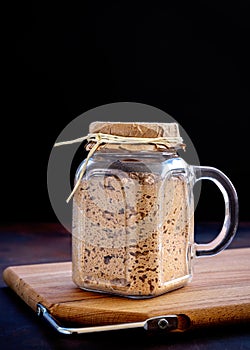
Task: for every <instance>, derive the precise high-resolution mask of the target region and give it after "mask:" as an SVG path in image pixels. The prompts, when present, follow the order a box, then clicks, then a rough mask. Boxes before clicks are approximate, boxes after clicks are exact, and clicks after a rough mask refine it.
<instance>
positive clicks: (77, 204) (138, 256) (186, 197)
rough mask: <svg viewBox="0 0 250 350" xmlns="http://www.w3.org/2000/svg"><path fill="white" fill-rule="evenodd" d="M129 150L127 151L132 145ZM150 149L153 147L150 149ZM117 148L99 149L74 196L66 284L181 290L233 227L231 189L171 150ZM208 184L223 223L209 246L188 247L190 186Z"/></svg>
mask: <svg viewBox="0 0 250 350" xmlns="http://www.w3.org/2000/svg"><path fill="white" fill-rule="evenodd" d="M131 147H132V146H131ZM153 147H155V146H153ZM153 147H152V145H144V147H141V149H140V150H139V151H138V148H139V147H138V146H135V147H132V148H130V147H129V146H125V147H124V146H122V147H120V145H119V144H118V145H117V144H116V145H115V146H114V145H109V146H108V147H104V148H100V149H98V150H97V151H96V152H95V153H94V155H93V156H92V157H91V158H90V160H89V161H88V164H87V166H86V164H85V163H86V161H83V162H82V164H81V165H80V166H79V169H78V171H77V173H76V182H77V181H78V179H79V176H80V174H81V171H82V168H83V166H84V164H85V166H86V171H85V173H84V175H83V177H82V178H81V181H80V184H79V186H78V188H77V190H76V192H75V195H74V199H73V230H72V266H73V281H74V282H75V284H76V285H77V286H79V287H80V288H82V289H84V290H90V291H98V292H107V293H114V294H118V295H123V296H127V297H133V298H147V297H154V296H157V295H160V294H163V293H166V292H169V291H171V290H174V289H177V288H180V287H183V286H184V285H186V284H187V283H188V282H189V281H191V278H192V274H193V271H192V265H193V259H194V257H197V256H203V255H214V254H216V253H218V252H219V251H221V250H223V249H224V248H225V247H226V246H227V245H228V244H229V243H230V242H231V240H232V238H233V236H234V234H235V231H236V228H237V215H238V204H237V195H236V192H235V189H234V187H233V185H232V184H231V182H230V181H229V179H228V178H227V177H226V176H225V175H224V174H223V173H222V172H220V171H219V170H218V169H215V168H210V167H198V166H191V165H188V164H187V163H186V162H185V161H184V160H183V159H182V158H181V157H179V155H178V153H177V150H176V149H175V148H171V147H170V148H164V149H162V148H161V147H160V149H159V148H157V147H156V148H155V149H154V148H153ZM202 178H206V179H210V180H212V181H214V182H215V183H216V184H217V185H218V187H219V188H220V190H221V191H222V194H223V196H224V199H225V207H226V213H225V220H224V224H223V227H222V230H221V232H220V234H219V235H218V237H217V238H216V239H215V240H213V241H212V242H210V243H209V244H205V245H199V244H196V243H195V242H194V199H193V186H194V184H195V183H196V182H197V181H198V180H200V179H202Z"/></svg>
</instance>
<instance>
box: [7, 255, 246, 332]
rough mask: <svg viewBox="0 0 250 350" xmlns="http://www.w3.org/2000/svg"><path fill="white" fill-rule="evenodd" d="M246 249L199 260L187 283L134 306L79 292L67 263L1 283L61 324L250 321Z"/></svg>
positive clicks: (10, 271) (21, 270)
mask: <svg viewBox="0 0 250 350" xmlns="http://www.w3.org/2000/svg"><path fill="white" fill-rule="evenodd" d="M249 271H250V248H241V249H228V250H225V251H224V252H222V253H221V254H218V255H216V256H214V257H206V258H199V259H197V260H196V262H195V266H194V278H193V281H192V282H191V283H190V284H189V285H187V286H186V287H183V288H181V289H178V290H176V291H173V292H170V293H167V294H164V295H162V296H159V297H155V298H152V299H144V300H134V299H128V298H124V297H116V296H110V295H107V294H102V293H94V292H85V291H82V290H81V289H79V288H77V287H76V286H75V284H74V283H73V282H72V280H71V262H62V263H48V264H35V265H23V266H12V267H8V268H6V269H5V270H4V273H3V278H4V281H5V283H6V284H7V285H8V286H10V287H11V288H12V289H13V290H14V291H15V292H16V293H17V294H18V295H19V296H20V297H21V298H22V299H23V300H24V301H25V302H26V303H27V304H28V305H29V306H30V307H31V308H32V309H33V310H36V308H37V303H38V302H40V303H42V304H43V305H44V306H45V307H46V308H48V309H49V310H50V312H51V314H52V315H53V316H54V317H55V318H56V319H58V320H59V321H61V322H62V323H66V324H69V323H77V324H82V325H103V324H115V323H126V322H136V321H143V320H146V319H147V318H150V317H153V316H160V315H169V314H178V315H179V314H185V315H187V316H188V317H189V318H190V320H191V328H194V327H202V326H209V325H218V324H231V323H239V322H242V321H249V320H250V273H249Z"/></svg>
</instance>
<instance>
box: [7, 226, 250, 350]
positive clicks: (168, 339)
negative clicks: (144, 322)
mask: <svg viewBox="0 0 250 350" xmlns="http://www.w3.org/2000/svg"><path fill="white" fill-rule="evenodd" d="M219 228H220V227H219V226H218V225H217V224H216V223H202V224H199V225H196V241H199V242H200V241H203V242H204V241H209V240H211V239H212V238H213V236H214V235H216V234H217V233H218V231H219ZM240 247H250V223H241V224H240V225H239V229H238V232H237V234H236V237H235V239H234V241H233V242H232V243H231V245H230V247H229V248H228V249H233V248H240ZM249 258H250V257H249ZM70 259H71V237H70V234H69V233H67V232H66V231H65V230H64V229H63V228H62V227H61V226H60V225H59V224H37V223H36V224H10V225H2V226H1V227H0V269H1V276H2V272H3V270H4V269H5V268H6V267H8V266H13V265H23V264H33V263H46V262H60V261H69V260H70ZM0 287H1V288H0V349H1V350H7V349H15V350H19V349H119V350H122V349H130V350H133V349H136V350H139V349H155V350H156V349H176V350H178V349H184V348H185V349H186V350H188V349H192V350H193V349H213V350H216V349H238V350H240V349H242V350H243V349H250V324H241V325H238V326H226V327H216V328H208V329H202V330H199V331H197V330H196V331H192V332H189V333H181V334H180V333H175V334H174V333H173V334H165V335H156V334H147V333H146V332H145V331H143V330H123V331H115V332H104V333H93V334H87V335H77V336H67V335H61V334H59V333H56V331H54V330H53V329H52V328H51V327H50V326H49V325H47V324H45V322H44V321H42V320H41V319H39V318H38V317H37V315H36V314H35V313H34V311H32V310H31V309H30V308H29V307H28V306H27V305H26V304H25V303H24V302H23V301H22V300H21V299H20V298H19V297H17V296H16V295H15V294H14V292H12V291H11V290H10V289H9V288H8V287H6V285H5V283H4V281H3V280H2V278H1V279H0Z"/></svg>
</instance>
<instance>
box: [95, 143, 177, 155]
mask: <svg viewBox="0 0 250 350" xmlns="http://www.w3.org/2000/svg"><path fill="white" fill-rule="evenodd" d="M108 146H110V145H108ZM116 146H117V147H115V148H114V147H103V148H99V149H98V150H97V151H96V152H95V154H96V155H100V156H118V157H119V156H121V157H123V156H126V157H129V156H131V157H135V156H138V157H148V156H151V157H162V156H168V157H176V156H178V154H177V150H176V149H174V148H171V149H170V148H158V149H157V148H152V147H145V145H143V146H144V147H143V148H140V147H138V146H140V145H126V146H125V147H124V146H123V145H122V146H121V147H119V145H116ZM127 146H135V147H133V148H129V149H128V148H127ZM146 146H151V145H146Z"/></svg>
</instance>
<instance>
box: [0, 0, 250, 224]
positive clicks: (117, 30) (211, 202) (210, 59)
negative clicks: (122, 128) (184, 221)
mask: <svg viewBox="0 0 250 350" xmlns="http://www.w3.org/2000/svg"><path fill="white" fill-rule="evenodd" d="M249 4H250V3H249V2H248V1H247V0H244V1H233V2H228V1H205V0H204V1H192V2H188V1H169V2H168V1H151V2H146V1H134V2H131V1H103V2H97V1H82V5H81V6H79V5H76V4H75V3H73V2H68V3H67V4H59V5H57V6H56V5H48V6H47V5H45V4H44V3H43V2H38V1H33V3H32V2H31V3H29V5H27V4H23V2H20V3H19V4H18V5H17V4H15V5H13V8H11V11H10V16H9V17H8V20H7V22H8V23H7V24H6V27H5V34H6V35H5V37H6V38H7V47H8V48H7V49H6V50H5V52H4V53H6V57H7V62H6V63H5V64H4V65H2V72H3V74H4V75H5V76H6V77H7V79H6V83H4V91H5V93H7V94H6V95H5V94H4V95H3V96H4V101H3V102H4V103H6V104H7V106H6V108H4V107H2V128H1V130H2V138H1V139H2V141H4V142H3V144H2V146H1V148H2V162H1V163H2V167H1V169H2V171H1V173H2V176H3V180H2V196H1V205H2V206H1V207H2V216H1V221H5V222H8V221H55V220H56V217H55V215H54V212H53V210H52V209H51V206H50V202H49V198H48V194H47V184H46V181H47V179H46V176H47V162H48V158H49V154H50V151H51V148H52V146H53V144H54V141H55V139H56V138H57V136H58V135H59V134H60V132H61V131H62V129H63V128H64V127H65V126H66V125H67V124H68V123H69V122H70V121H71V120H72V119H74V118H76V117H77V116H79V115H80V114H81V113H84V112H86V111H87V110H89V109H91V108H94V107H97V106H100V105H102V104H106V103H112V102H120V101H130V102H140V103H145V104H149V105H152V106H155V107H157V108H159V109H162V110H163V111H165V112H167V113H169V114H170V115H171V116H172V117H174V118H175V119H176V120H177V121H178V122H179V123H180V124H181V125H182V126H183V128H184V129H185V130H186V132H187V133H188V135H189V136H190V138H191V139H192V141H193V143H194V145H195V147H196V149H197V150H198V154H199V158H200V163H201V164H202V165H210V166H214V167H217V168H219V169H220V170H222V171H223V172H225V173H226V174H227V175H228V176H229V178H230V179H231V181H232V182H233V183H234V185H235V187H236V190H237V192H238V196H239V203H240V220H242V221H243V220H249V204H248V198H249V195H250V193H249V192H250V191H249V175H250V169H249V168H250V167H249V152H248V145H249V142H248V138H249V132H248V125H249V117H250V87H249V81H250V74H249V72H250V70H249V62H250V54H249V38H250V35H249V33H250V30H249V29H250V28H249V26H250V25H249V23H250V21H249V18H250V5H249ZM4 56H5V55H4ZM5 96H6V97H5ZM2 106H3V105H2ZM223 212H224V206H223V201H222V198H221V196H220V194H219V193H218V190H217V189H216V188H215V186H214V185H213V184H210V183H206V184H204V185H203V187H202V195H201V199H200V205H199V208H198V209H197V211H196V219H197V220H199V221H203V220H222V216H223Z"/></svg>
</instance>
